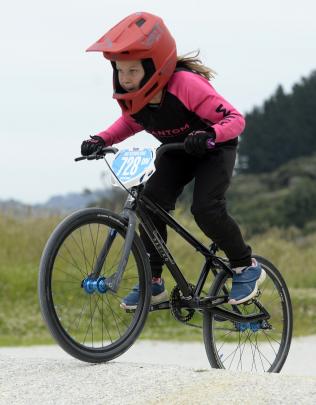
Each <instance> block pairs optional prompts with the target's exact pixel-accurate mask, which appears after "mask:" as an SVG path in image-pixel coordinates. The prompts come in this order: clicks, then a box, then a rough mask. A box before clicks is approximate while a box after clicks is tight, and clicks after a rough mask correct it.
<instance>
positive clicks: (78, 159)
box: [75, 156, 87, 162]
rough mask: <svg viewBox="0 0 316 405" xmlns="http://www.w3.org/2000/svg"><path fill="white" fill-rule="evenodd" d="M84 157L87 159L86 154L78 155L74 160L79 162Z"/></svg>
mask: <svg viewBox="0 0 316 405" xmlns="http://www.w3.org/2000/svg"><path fill="white" fill-rule="evenodd" d="M85 159H87V156H80V157H77V158H75V162H79V161H80V160H85Z"/></svg>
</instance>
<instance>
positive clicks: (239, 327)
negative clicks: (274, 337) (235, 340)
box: [235, 322, 262, 332]
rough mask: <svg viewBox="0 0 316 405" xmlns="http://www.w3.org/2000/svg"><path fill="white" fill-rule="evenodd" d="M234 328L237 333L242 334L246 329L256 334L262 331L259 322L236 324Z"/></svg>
mask: <svg viewBox="0 0 316 405" xmlns="http://www.w3.org/2000/svg"><path fill="white" fill-rule="evenodd" d="M235 326H236V329H237V330H238V331H239V332H244V331H245V330H247V329H249V330H251V331H252V332H258V330H259V329H262V327H261V322H236V324H235Z"/></svg>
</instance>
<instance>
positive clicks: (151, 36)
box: [87, 12, 177, 114]
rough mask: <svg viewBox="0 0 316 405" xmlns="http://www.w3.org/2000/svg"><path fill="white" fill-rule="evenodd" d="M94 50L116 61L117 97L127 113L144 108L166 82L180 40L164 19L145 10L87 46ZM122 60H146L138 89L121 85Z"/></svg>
mask: <svg viewBox="0 0 316 405" xmlns="http://www.w3.org/2000/svg"><path fill="white" fill-rule="evenodd" d="M93 51H94V52H103V55H104V57H105V58H106V59H109V60H110V61H111V62H112V66H113V87H114V94H113V98H115V99H116V100H117V101H118V103H119V104H120V106H121V108H122V111H123V113H126V114H134V113H136V112H138V111H139V110H140V109H142V108H143V107H144V106H145V105H146V104H147V103H148V102H149V101H150V100H151V99H152V98H153V97H154V96H155V95H156V94H157V93H158V92H159V91H160V90H161V89H162V88H163V87H164V86H165V85H166V83H167V82H168V80H169V79H170V77H171V75H172V74H173V72H174V69H175V67H176V63H177V49H176V43H175V40H174V39H173V37H172V36H171V34H170V32H169V30H168V28H167V27H166V26H165V24H164V22H163V20H162V19H161V18H160V17H157V16H155V15H153V14H149V13H145V12H140V13H134V14H131V15H129V16H128V17H126V18H124V19H123V20H122V21H120V22H119V23H118V24H117V25H115V26H114V27H113V28H112V29H110V30H109V31H108V32H107V33H106V34H104V35H103V36H102V37H101V38H100V39H99V40H98V41H97V42H96V43H95V44H93V45H92V46H90V47H89V48H88V49H87V52H93ZM122 60H141V61H142V64H143V67H144V70H145V77H144V79H143V80H142V82H141V85H140V89H139V90H137V91H135V92H131V93H128V92H126V91H125V90H124V89H123V88H122V87H121V86H120V83H119V81H118V72H117V70H116V64H115V61H122Z"/></svg>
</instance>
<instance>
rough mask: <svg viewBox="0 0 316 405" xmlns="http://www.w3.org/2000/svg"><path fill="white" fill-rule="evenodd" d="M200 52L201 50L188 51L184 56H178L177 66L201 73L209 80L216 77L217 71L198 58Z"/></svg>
mask: <svg viewBox="0 0 316 405" xmlns="http://www.w3.org/2000/svg"><path fill="white" fill-rule="evenodd" d="M193 52H194V54H193ZM199 54H200V51H199V50H197V51H192V52H189V53H186V54H185V55H182V56H177V67H179V68H185V69H189V70H191V71H192V72H194V73H198V74H199V75H201V76H203V77H205V79H207V80H212V79H214V77H215V75H216V72H215V71H214V70H213V69H211V68H209V67H207V66H205V65H203V63H202V62H201V60H200V59H199V58H198V56H199ZM189 55H191V56H189Z"/></svg>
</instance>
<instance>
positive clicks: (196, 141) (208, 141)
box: [184, 129, 216, 156]
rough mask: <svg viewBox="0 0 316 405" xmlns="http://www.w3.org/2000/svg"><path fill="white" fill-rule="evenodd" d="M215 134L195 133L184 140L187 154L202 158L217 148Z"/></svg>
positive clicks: (210, 132) (207, 132) (209, 132)
mask: <svg viewBox="0 0 316 405" xmlns="http://www.w3.org/2000/svg"><path fill="white" fill-rule="evenodd" d="M215 138H216V135H215V132H214V131H212V129H210V130H209V131H193V132H191V133H190V134H189V135H188V136H187V137H186V138H185V140H184V149H185V151H186V152H187V153H189V154H190V155H194V156H202V155H204V154H205V153H206V152H207V151H208V150H210V149H213V148H214V147H215Z"/></svg>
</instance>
